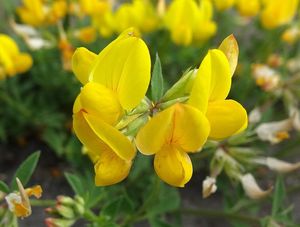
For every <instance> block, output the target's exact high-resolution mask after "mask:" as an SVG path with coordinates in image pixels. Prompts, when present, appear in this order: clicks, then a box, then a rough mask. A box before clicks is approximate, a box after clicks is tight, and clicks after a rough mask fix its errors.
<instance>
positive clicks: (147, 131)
mask: <svg viewBox="0 0 300 227" xmlns="http://www.w3.org/2000/svg"><path fill="white" fill-rule="evenodd" d="M158 128H159V130H157V129H158ZM209 129H210V126H209V122H208V120H207V119H206V117H205V116H204V115H203V113H202V112H201V111H199V110H198V109H196V108H194V107H192V106H189V105H185V104H175V105H173V106H171V107H169V108H167V109H166V110H164V111H162V112H160V113H158V114H157V115H155V116H154V117H153V118H152V119H151V120H150V121H149V122H148V123H147V124H146V125H145V126H144V127H143V128H141V129H140V131H139V133H138V135H137V137H136V145H137V147H138V149H139V150H140V152H141V153H143V154H146V155H152V154H155V153H157V152H158V151H159V150H161V148H162V147H163V146H164V144H173V145H176V146H178V147H180V148H181V149H183V150H185V151H187V152H188V151H198V150H199V149H200V148H201V147H202V146H203V144H204V143H205V142H206V140H207V137H208V134H209Z"/></svg>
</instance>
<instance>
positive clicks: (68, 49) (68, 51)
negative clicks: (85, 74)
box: [58, 37, 75, 71]
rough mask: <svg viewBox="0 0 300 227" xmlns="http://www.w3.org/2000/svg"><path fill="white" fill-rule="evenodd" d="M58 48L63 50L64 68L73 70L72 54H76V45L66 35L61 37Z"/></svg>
mask: <svg viewBox="0 0 300 227" xmlns="http://www.w3.org/2000/svg"><path fill="white" fill-rule="evenodd" d="M58 48H59V50H60V51H61V59H62V64H63V69H64V70H67V71H69V70H71V69H72V56H73V54H74V51H75V50H74V47H73V45H72V44H71V43H70V42H69V40H68V39H67V38H66V37H61V39H60V40H59V42H58Z"/></svg>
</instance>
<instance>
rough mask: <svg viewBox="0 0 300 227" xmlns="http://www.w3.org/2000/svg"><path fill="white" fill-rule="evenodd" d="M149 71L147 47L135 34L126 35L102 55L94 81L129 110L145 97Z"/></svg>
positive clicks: (98, 61)
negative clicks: (110, 92)
mask: <svg viewBox="0 0 300 227" xmlns="http://www.w3.org/2000/svg"><path fill="white" fill-rule="evenodd" d="M150 68H151V61H150V54H149V50H148V48H147V46H146V44H145V43H144V42H143V41H142V40H141V39H140V38H138V37H135V36H133V34H132V33H129V35H127V37H125V35H124V34H123V35H122V36H121V38H118V39H117V40H115V41H114V42H112V43H111V44H110V45H108V46H107V47H106V48H105V49H104V50H103V51H102V52H101V53H100V54H99V56H98V58H97V62H96V64H95V67H94V68H93V70H92V73H91V80H92V81H94V82H97V83H101V84H103V85H104V86H106V87H107V88H110V89H112V90H113V91H115V92H116V93H117V95H118V98H119V100H120V103H121V105H122V107H123V108H124V109H126V110H130V109H132V108H134V107H136V106H137V105H138V104H139V102H140V101H141V99H142V98H143V97H144V96H145V94H146V91H147V88H148V85H149V82H150Z"/></svg>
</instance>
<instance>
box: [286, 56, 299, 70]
mask: <svg viewBox="0 0 300 227" xmlns="http://www.w3.org/2000/svg"><path fill="white" fill-rule="evenodd" d="M286 67H287V69H288V70H289V71H290V72H291V73H296V72H299V71H300V58H299V57H296V58H291V59H288V61H287V62H286Z"/></svg>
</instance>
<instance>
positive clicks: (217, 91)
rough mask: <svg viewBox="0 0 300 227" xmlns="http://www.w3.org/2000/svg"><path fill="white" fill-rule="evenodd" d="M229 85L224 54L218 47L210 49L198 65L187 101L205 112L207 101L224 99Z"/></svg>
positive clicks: (229, 78)
mask: <svg viewBox="0 0 300 227" xmlns="http://www.w3.org/2000/svg"><path fill="white" fill-rule="evenodd" d="M230 87H231V76H230V67H229V63H228V60H227V58H226V56H225V55H224V53H223V52H222V51H220V50H218V49H214V50H210V51H209V52H208V53H207V55H206V56H205V58H204V59H203V61H202V63H201V65H200V67H199V70H198V73H197V76H196V79H195V82H194V85H193V88H192V91H191V95H190V98H189V101H188V103H189V104H191V105H192V106H194V107H196V108H198V109H199V110H201V111H202V112H203V113H205V112H206V110H207V104H208V101H215V100H224V99H225V98H226V97H227V95H228V93H229V91H230Z"/></svg>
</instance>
